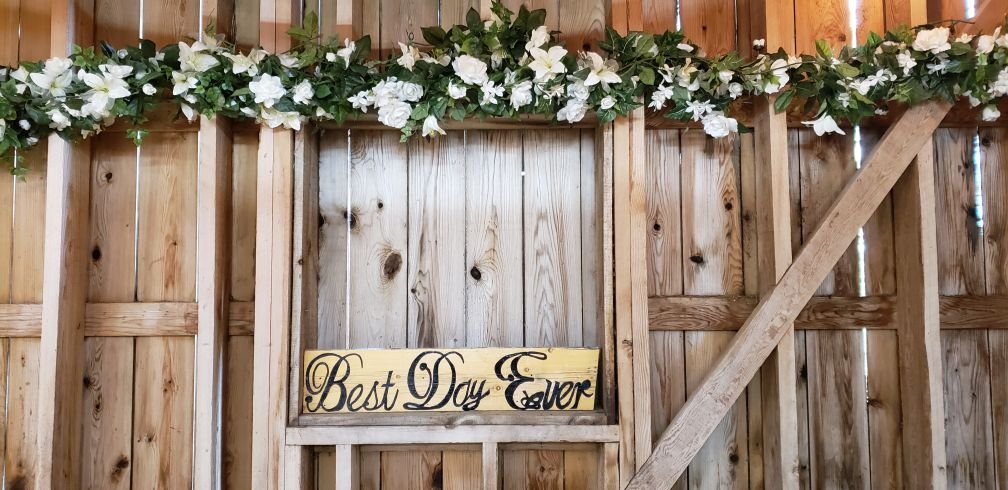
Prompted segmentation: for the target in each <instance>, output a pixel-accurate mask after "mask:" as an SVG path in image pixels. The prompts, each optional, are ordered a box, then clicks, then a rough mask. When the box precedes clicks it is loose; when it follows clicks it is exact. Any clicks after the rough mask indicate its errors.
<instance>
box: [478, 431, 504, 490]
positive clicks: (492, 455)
mask: <svg viewBox="0 0 1008 490" xmlns="http://www.w3.org/2000/svg"><path fill="white" fill-rule="evenodd" d="M482 447H483V490H499V489H500V488H501V476H502V475H501V472H500V446H498V445H497V443H496V442H484V443H483V446H482Z"/></svg>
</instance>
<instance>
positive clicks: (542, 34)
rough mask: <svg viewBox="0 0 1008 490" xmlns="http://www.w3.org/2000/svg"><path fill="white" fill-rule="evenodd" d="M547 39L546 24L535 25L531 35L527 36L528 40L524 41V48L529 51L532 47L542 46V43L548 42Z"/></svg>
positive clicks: (548, 34) (547, 30)
mask: <svg viewBox="0 0 1008 490" xmlns="http://www.w3.org/2000/svg"><path fill="white" fill-rule="evenodd" d="M549 39H550V33H549V29H547V28H546V26H539V27H536V28H535V30H534V31H532V35H531V36H529V40H528V42H526V43H525V50H526V51H528V52H529V53H531V52H532V50H533V49H539V48H541V47H542V46H543V44H546V43H547V42H549Z"/></svg>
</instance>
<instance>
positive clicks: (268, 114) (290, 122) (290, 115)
mask: <svg viewBox="0 0 1008 490" xmlns="http://www.w3.org/2000/svg"><path fill="white" fill-rule="evenodd" d="M259 119H261V120H262V121H263V122H264V123H266V125H267V126H269V127H270V128H277V127H280V126H283V127H285V128H287V129H293V130H295V131H300V130H301V115H300V114H298V113H296V112H281V111H278V110H276V109H273V108H267V109H263V111H262V114H260V117H259Z"/></svg>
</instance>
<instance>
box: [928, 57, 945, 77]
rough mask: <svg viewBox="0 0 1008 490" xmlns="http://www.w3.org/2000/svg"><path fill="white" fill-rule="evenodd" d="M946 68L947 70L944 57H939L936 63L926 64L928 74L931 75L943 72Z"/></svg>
mask: <svg viewBox="0 0 1008 490" xmlns="http://www.w3.org/2000/svg"><path fill="white" fill-rule="evenodd" d="M946 68H948V58H946V57H941V56H939V57H938V62H937V63H928V64H927V69H928V73H932V74H933V73H939V72H944V71H945V69H946Z"/></svg>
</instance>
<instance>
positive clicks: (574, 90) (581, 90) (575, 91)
mask: <svg viewBox="0 0 1008 490" xmlns="http://www.w3.org/2000/svg"><path fill="white" fill-rule="evenodd" d="M571 78H573V77H571ZM586 85H587V84H586V83H584V82H582V81H581V80H574V81H573V82H571V83H570V84H569V85H567V95H569V96H571V97H573V98H575V99H578V100H588V96H589V95H591V93H590V92H589V90H588V87H586Z"/></svg>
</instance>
